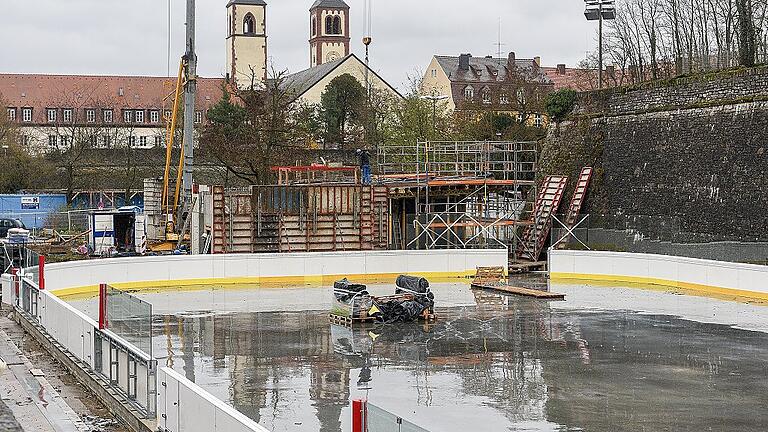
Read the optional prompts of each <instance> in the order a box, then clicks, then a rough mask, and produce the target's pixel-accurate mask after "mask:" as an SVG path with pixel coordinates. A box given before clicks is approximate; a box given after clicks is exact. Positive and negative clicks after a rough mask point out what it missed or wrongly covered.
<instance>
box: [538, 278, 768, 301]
mask: <svg viewBox="0 0 768 432" xmlns="http://www.w3.org/2000/svg"><path fill="white" fill-rule="evenodd" d="M549 278H550V280H551V281H558V282H563V281H580V282H588V283H589V284H591V285H603V286H619V285H622V286H626V285H630V287H632V288H643V289H650V290H661V291H670V290H669V288H673V290H671V291H673V292H680V293H683V294H688V295H695V296H699V297H713V298H719V299H722V300H737V301H744V300H753V301H756V303H760V304H768V293H765V292H759V291H748V290H741V289H736V288H724V287H718V286H712V285H702V284H695V283H690V282H681V281H674V280H669V279H659V278H648V277H640V276H623V275H599V274H587V273H559V272H553V273H550V275H549ZM654 287H658V288H654Z"/></svg>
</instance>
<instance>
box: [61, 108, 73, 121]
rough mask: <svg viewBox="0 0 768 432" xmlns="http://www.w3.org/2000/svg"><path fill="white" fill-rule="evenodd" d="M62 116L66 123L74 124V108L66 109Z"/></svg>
mask: <svg viewBox="0 0 768 432" xmlns="http://www.w3.org/2000/svg"><path fill="white" fill-rule="evenodd" d="M61 114H62V115H61V117H62V119H63V120H64V123H72V108H64V110H63V111H62V113H61Z"/></svg>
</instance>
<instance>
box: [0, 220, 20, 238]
mask: <svg viewBox="0 0 768 432" xmlns="http://www.w3.org/2000/svg"><path fill="white" fill-rule="evenodd" d="M11 228H21V229H27V227H25V226H24V222H22V221H20V220H18V219H10V218H1V219H0V238H6V237H8V230H9V229H11Z"/></svg>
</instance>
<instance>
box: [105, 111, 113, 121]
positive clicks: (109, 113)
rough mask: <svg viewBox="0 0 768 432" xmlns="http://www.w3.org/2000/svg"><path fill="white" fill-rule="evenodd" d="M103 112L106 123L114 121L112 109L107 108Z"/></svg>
mask: <svg viewBox="0 0 768 432" xmlns="http://www.w3.org/2000/svg"><path fill="white" fill-rule="evenodd" d="M103 114H104V123H112V110H111V109H105V110H104V111H103Z"/></svg>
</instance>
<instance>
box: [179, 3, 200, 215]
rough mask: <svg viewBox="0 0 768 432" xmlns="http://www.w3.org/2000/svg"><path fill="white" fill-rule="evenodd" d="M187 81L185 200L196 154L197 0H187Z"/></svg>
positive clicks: (189, 197) (185, 87)
mask: <svg viewBox="0 0 768 432" xmlns="http://www.w3.org/2000/svg"><path fill="white" fill-rule="evenodd" d="M186 37H187V52H186V54H185V57H186V60H187V62H186V63H187V82H186V84H185V85H184V175H183V177H182V183H183V185H184V189H183V190H184V199H183V202H185V203H189V202H190V200H191V198H192V169H193V168H194V154H195V145H194V142H195V137H194V134H195V94H196V93H197V54H195V0H187V36H186Z"/></svg>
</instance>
